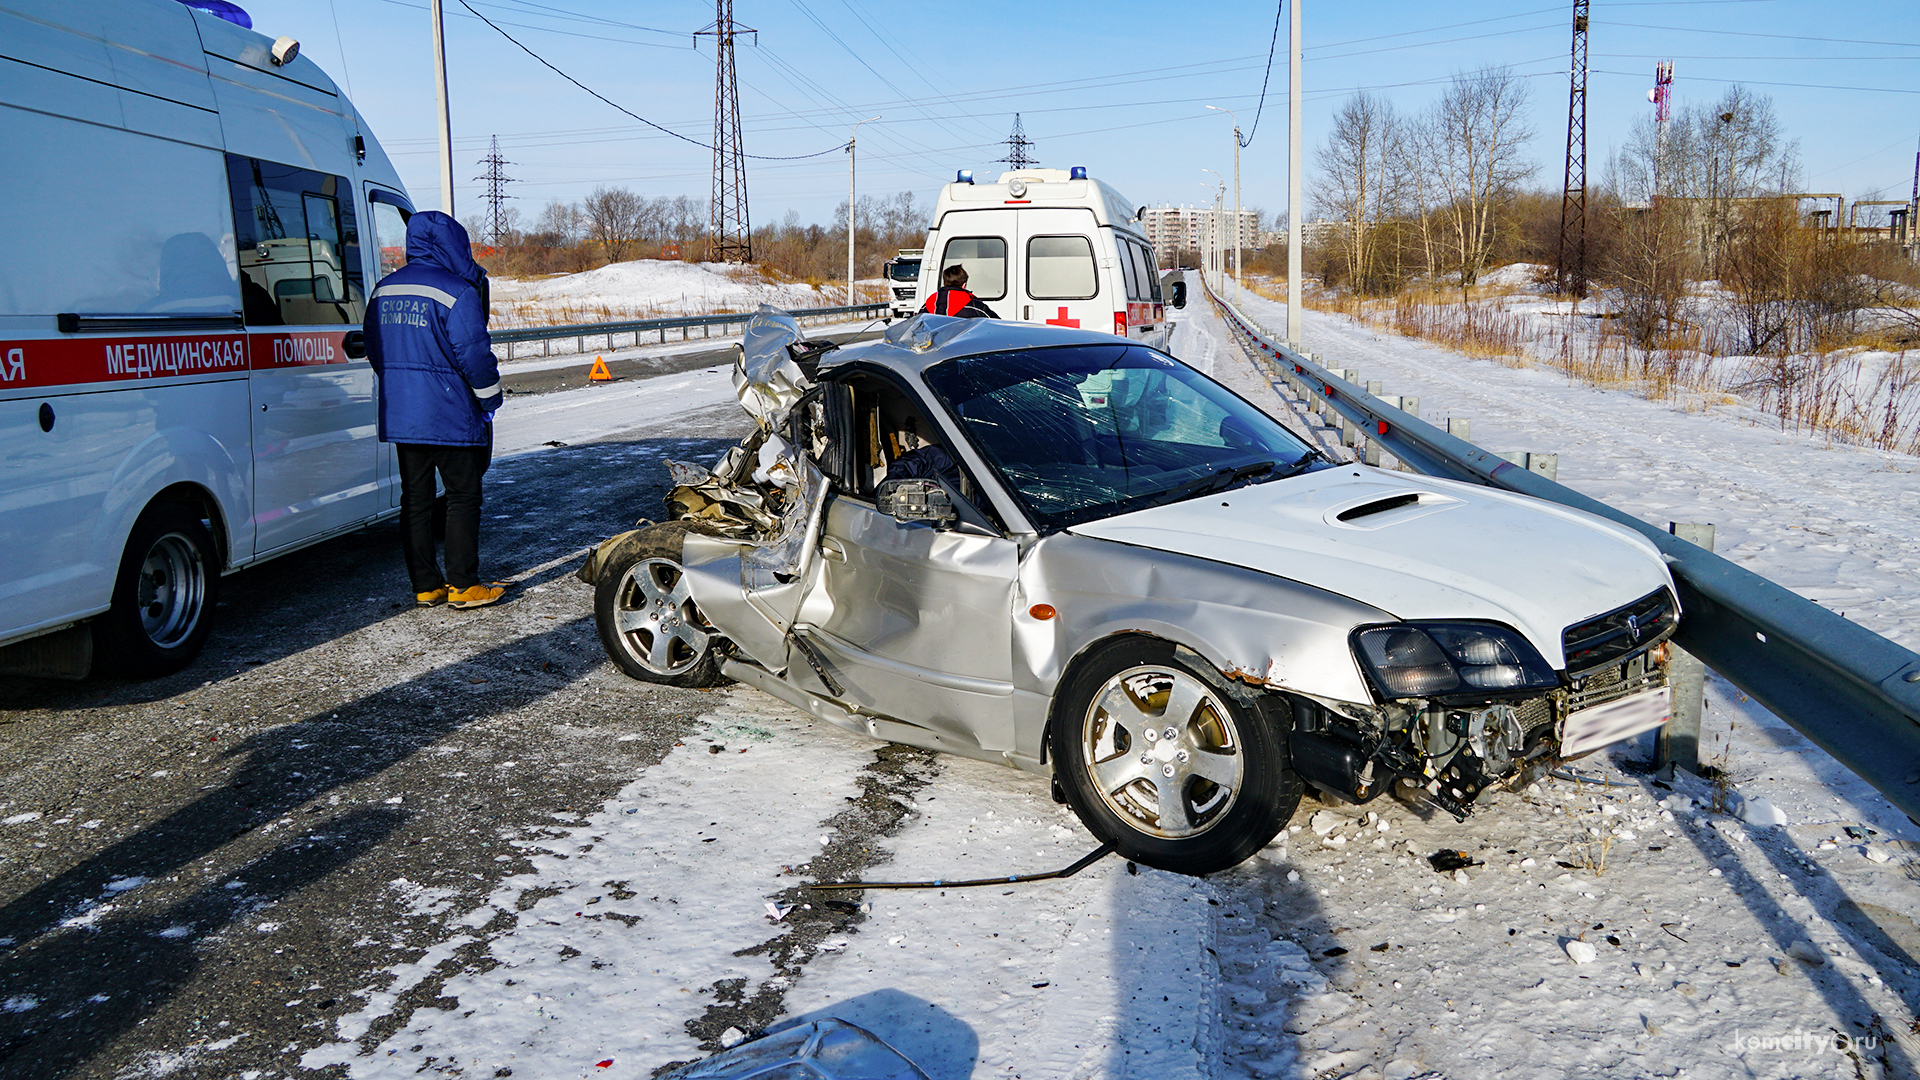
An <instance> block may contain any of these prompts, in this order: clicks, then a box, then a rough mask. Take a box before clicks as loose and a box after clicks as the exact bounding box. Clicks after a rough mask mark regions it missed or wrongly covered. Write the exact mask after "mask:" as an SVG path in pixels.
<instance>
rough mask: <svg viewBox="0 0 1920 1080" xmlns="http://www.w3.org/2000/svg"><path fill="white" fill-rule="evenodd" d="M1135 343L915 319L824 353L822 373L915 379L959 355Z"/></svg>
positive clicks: (1057, 329) (1080, 333) (1059, 330)
mask: <svg viewBox="0 0 1920 1080" xmlns="http://www.w3.org/2000/svg"><path fill="white" fill-rule="evenodd" d="M1138 344H1139V342H1137V341H1131V340H1129V339H1127V338H1123V337H1116V336H1115V335H1113V334H1109V333H1102V332H1099V331H1094V330H1079V329H1075V328H1073V327H1066V326H1036V325H1034V324H1033V323H1020V322H1008V321H1005V320H1002V319H957V318H951V317H948V316H945V315H929V314H925V313H922V314H919V315H915V316H914V317H913V318H911V319H908V320H907V321H905V322H902V323H895V324H894V325H892V326H890V327H888V328H887V331H886V334H885V335H883V336H882V337H881V339H880V340H878V341H863V342H860V343H859V344H856V345H848V346H845V347H844V348H840V349H835V350H834V351H833V352H831V353H828V354H827V355H826V356H825V357H824V358H822V359H821V361H820V368H821V370H822V371H826V370H830V369H832V368H835V367H838V366H840V365H842V364H850V363H854V362H862V363H869V364H876V365H879V366H881V367H888V368H893V369H894V370H897V371H902V372H909V373H912V374H915V375H917V374H919V373H920V372H922V371H925V370H926V369H927V368H929V367H932V366H933V365H935V364H938V363H940V362H942V361H945V360H951V359H953V358H955V357H958V356H976V355H979V354H981V353H990V352H1006V351H1009V350H1013V349H1044V348H1050V347H1057V346H1063V345H1138Z"/></svg>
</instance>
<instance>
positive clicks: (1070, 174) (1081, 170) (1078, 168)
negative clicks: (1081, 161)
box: [1067, 165, 1087, 180]
mask: <svg viewBox="0 0 1920 1080" xmlns="http://www.w3.org/2000/svg"><path fill="white" fill-rule="evenodd" d="M1086 178H1087V167H1086V166H1085V165H1075V166H1074V167H1073V168H1071V169H1069V170H1067V179H1069V180H1085V179H1086Z"/></svg>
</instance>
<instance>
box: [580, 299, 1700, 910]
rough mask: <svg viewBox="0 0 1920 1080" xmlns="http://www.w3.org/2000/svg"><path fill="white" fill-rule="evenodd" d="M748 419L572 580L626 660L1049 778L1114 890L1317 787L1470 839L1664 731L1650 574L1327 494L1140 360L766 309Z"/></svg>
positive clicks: (1540, 542) (1111, 344)
mask: <svg viewBox="0 0 1920 1080" xmlns="http://www.w3.org/2000/svg"><path fill="white" fill-rule="evenodd" d="M734 383H735V386H736V388H737V389H738V391H739V395H740V399H741V402H742V404H743V405H744V406H745V407H746V409H747V411H748V412H749V413H750V414H751V415H752V416H753V417H754V419H755V420H756V421H757V428H756V431H755V433H754V434H753V435H752V436H751V437H749V438H748V439H746V440H745V441H743V442H742V443H741V444H740V445H739V446H737V447H735V448H733V449H732V450H731V451H729V453H728V454H727V455H726V456H725V457H724V458H723V459H722V460H721V461H720V462H719V463H717V464H716V465H715V466H713V467H712V468H705V467H701V466H697V465H689V464H684V463H678V462H675V463H672V464H671V469H672V472H673V483H674V487H673V490H672V493H671V494H670V495H669V496H668V499H667V503H668V507H669V509H670V511H671V514H672V520H669V521H667V522H664V523H661V524H647V523H645V522H643V523H642V525H643V527H642V528H638V529H636V530H634V531H632V532H628V533H623V534H621V535H619V536H616V537H613V538H612V539H610V540H608V541H606V542H605V543H603V544H602V545H601V546H600V547H599V548H598V549H597V550H596V551H595V553H594V555H593V557H592V558H591V559H590V560H589V562H588V565H587V566H586V567H584V568H583V569H582V571H581V576H582V577H583V578H584V579H586V580H588V581H590V582H593V583H594V584H596V586H597V588H596V595H595V614H596V616H597V621H598V624H599V629H600V634H601V639H602V641H603V643H604V644H605V646H606V649H607V652H608V653H609V655H610V656H611V657H612V658H613V660H614V661H615V662H616V663H617V664H618V665H619V666H620V667H621V668H622V669H623V670H625V671H626V672H627V673H628V674H630V675H632V676H634V677H636V678H640V679H646V680H650V681H653V682H659V683H668V684H672V685H678V686H708V685H714V684H717V683H721V682H724V681H726V680H728V679H734V680H738V681H740V682H743V683H746V684H748V685H750V686H754V687H758V688H759V689H761V690H764V691H766V692H767V693H769V694H772V695H773V696H775V697H778V698H781V699H783V700H785V701H787V702H790V703H792V704H793V705H795V706H797V707H799V708H802V709H805V710H807V711H808V712H810V713H812V714H813V715H815V716H818V717H821V718H823V719H825V720H828V721H831V722H833V723H835V724H839V725H841V726H844V727H846V728H849V729H852V730H855V731H859V732H863V733H865V734H867V735H870V736H873V737H875V738H879V739H886V740H891V741H894V742H900V743H907V744H911V745H914V746H920V747H927V748H931V749H935V750H942V751H946V752H949V753H954V754H962V755H965V756H968V757H975V758H983V759H990V760H995V761H1001V762H1005V763H1006V764H1009V765H1013V766H1015V767H1018V768H1022V769H1026V770H1029V771H1032V772H1036V773H1039V774H1041V775H1050V776H1051V777H1052V778H1053V780H1054V781H1055V795H1056V797H1057V798H1061V799H1063V800H1064V801H1065V802H1067V803H1068V804H1069V805H1071V806H1072V808H1073V810H1074V812H1075V813H1076V814H1078V815H1079V817H1080V820H1081V821H1082V822H1084V823H1085V824H1086V827H1087V828H1088V829H1089V830H1090V831H1092V832H1093V833H1094V834H1095V835H1096V836H1097V837H1099V838H1100V839H1101V840H1103V841H1106V842H1109V843H1111V844H1113V845H1114V846H1115V847H1116V848H1117V849H1118V850H1119V851H1120V852H1121V853H1122V854H1124V855H1125V856H1126V857H1127V858H1130V859H1135V860H1138V861H1140V862H1143V863H1146V864H1148V865H1151V866H1155V867H1160V868H1163V869H1166V870H1172V871H1178V872H1183V873H1189V874H1204V873H1208V872H1211V871H1215V870H1220V869H1223V868H1226V867H1229V866H1232V865H1234V864H1236V863H1238V862H1240V861H1241V860H1243V859H1245V858H1247V857H1248V856H1249V855H1251V854H1253V853H1254V852H1255V851H1257V850H1259V849H1260V848H1261V847H1263V846H1264V845H1265V844H1266V843H1267V842H1268V841H1270V840H1271V839H1272V838H1273V837H1274V835H1275V834H1276V833H1278V832H1279V830H1280V829H1281V828H1282V827H1283V826H1285V824H1286V823H1287V820H1288V818H1289V817H1290V816H1291V815H1292V814H1293V812H1294V809H1295V807H1296V805H1297V804H1298V803H1299V800H1300V797H1301V794H1302V791H1303V785H1312V786H1313V787H1314V788H1316V789H1318V790H1319V791H1320V792H1322V793H1324V796H1326V797H1331V798H1336V799H1340V800H1345V801H1348V802H1354V803H1362V802H1366V801H1368V800H1370V799H1373V798H1375V797H1376V796H1378V795H1379V794H1381V793H1382V792H1389V791H1392V792H1394V793H1396V794H1397V795H1398V796H1400V797H1401V798H1405V799H1409V800H1413V801H1416V802H1421V803H1424V804H1425V805H1428V806H1437V807H1439V808H1441V809H1444V810H1446V811H1448V812H1450V813H1452V814H1454V815H1455V816H1456V817H1460V818H1464V817H1465V815H1466V814H1467V813H1468V810H1469V808H1470V806H1471V804H1472V803H1473V801H1474V800H1475V798H1476V797H1478V796H1479V795H1480V794H1481V792H1482V791H1483V790H1485V789H1487V788H1489V787H1491V786H1493V785H1499V784H1505V785H1518V784H1522V783H1525V782H1528V781H1530V780H1532V779H1534V778H1535V777H1537V776H1538V775H1539V774H1540V773H1541V772H1543V771H1545V770H1547V769H1549V768H1552V767H1554V766H1556V765H1557V764H1558V763H1559V762H1561V761H1563V760H1564V759H1567V758H1571V757H1575V756H1578V755H1580V754H1584V753H1587V752H1590V751H1592V750H1594V749H1597V748H1599V747H1601V746H1604V745H1607V744H1608V743H1611V742H1614V741H1616V740H1618V739H1621V738H1624V737H1626V736H1628V735H1632V734H1634V733H1637V732H1642V731H1645V730H1648V729H1649V728H1652V727H1655V726H1657V725H1658V724H1660V723H1662V722H1664V721H1665V720H1666V719H1667V717H1668V694H1667V689H1666V681H1667V679H1666V673H1667V661H1668V646H1667V644H1666V642H1667V639H1668V638H1670V637H1671V636H1672V634H1673V632H1674V629H1675V627H1676V624H1677V620H1678V615H1679V612H1678V608H1677V604H1676V601H1675V595H1674V591H1673V583H1672V579H1671V578H1670V577H1669V575H1668V573H1667V570H1666V567H1665V565H1664V564H1663V562H1662V561H1661V559H1660V556H1659V555H1658V554H1657V553H1656V551H1655V549H1654V548H1653V546H1652V545H1650V544H1649V543H1647V542H1646V541H1645V540H1644V539H1642V538H1640V537H1639V536H1637V535H1635V534H1634V533H1632V532H1630V531H1628V530H1626V529H1623V528H1621V527H1619V526H1617V525H1614V524H1612V523H1609V522H1607V521H1603V520H1601V519H1599V518H1596V517H1592V516H1589V515H1586V514H1582V513H1579V512H1576V511H1573V510H1569V509H1566V508H1564V507H1560V506H1556V505H1553V504H1549V503H1544V502H1539V501H1536V500H1532V499H1528V498H1524V497H1521V496H1517V495H1512V494H1506V493H1503V492H1499V491H1494V490H1490V489H1488V488H1483V487H1475V486H1472V485H1468V484H1461V483H1455V482H1451V481H1446V480H1437V479H1433V478H1430V477H1425V476H1417V475H1413V474H1409V473H1402V472H1394V471H1387V470H1383V469H1378V468H1371V467H1367V466H1364V465H1352V464H1339V463H1335V462H1332V461H1329V460H1327V459H1326V458H1325V457H1323V456H1322V455H1321V454H1320V453H1319V452H1318V451H1316V450H1315V449H1314V448H1312V447H1311V446H1310V445H1309V444H1308V443H1307V442H1306V441H1304V440H1303V439H1301V438H1300V437H1298V436H1296V435H1295V434H1293V433H1292V432H1291V431H1289V430H1287V429H1286V428H1285V427H1284V426H1282V425H1281V424H1280V423H1279V422H1277V421H1275V420H1274V419H1272V418H1271V417H1269V416H1268V415H1267V414H1266V413H1264V412H1262V411H1261V410H1259V409H1258V408H1256V407H1254V406H1253V405H1251V404H1249V403H1248V402H1246V401H1245V400H1243V399H1241V398H1239V397H1237V396H1236V395H1235V394H1234V393H1233V392H1232V391H1230V390H1227V389H1226V388H1224V387H1222V386H1220V385H1219V384H1218V383H1215V382H1213V381H1212V380H1211V379H1209V378H1207V377H1206V376H1205V375H1202V374H1200V373H1199V372H1197V371H1195V370H1193V369H1192V368H1189V367H1187V366H1186V365H1184V364H1182V363H1180V362H1179V361H1178V360H1175V359H1173V358H1172V357H1169V356H1167V355H1165V354H1164V353H1160V352H1157V351H1155V350H1153V349H1150V348H1147V347H1145V346H1143V345H1141V344H1139V343H1137V342H1129V341H1126V340H1124V339H1116V338H1114V337H1110V336H1108V335H1106V334H1100V333H1092V332H1085V331H1078V330H1070V329H1064V328H1058V327H1048V326H1033V325H1023V324H1015V323H1004V322H997V321H989V320H961V319H947V318H942V317H939V316H931V315H923V316H919V317H916V318H914V319H912V320H911V321H908V322H905V323H901V324H896V325H894V326H893V327H891V328H890V329H889V330H888V331H887V332H886V334H885V336H884V339H883V340H877V341H871V342H866V343H862V344H858V345H852V346H848V347H845V348H836V347H834V346H832V345H830V344H826V343H814V342H807V341H804V340H802V339H801V335H800V331H799V328H798V326H797V325H795V323H794V322H793V320H792V319H791V318H790V317H788V316H786V315H784V314H782V313H779V312H776V311H773V310H772V309H763V310H762V311H761V313H759V314H758V315H756V316H755V318H754V321H753V323H752V324H751V325H750V326H749V328H748V331H747V335H746V338H745V341H744V345H743V347H742V352H741V354H740V357H739V363H738V365H737V367H736V370H735V372H734Z"/></svg>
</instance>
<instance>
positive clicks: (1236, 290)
mask: <svg viewBox="0 0 1920 1080" xmlns="http://www.w3.org/2000/svg"><path fill="white" fill-rule="evenodd" d="M1207 108H1209V109H1212V110H1213V111H1214V112H1223V113H1226V114H1227V116H1229V117H1231V118H1232V120H1233V302H1234V304H1235V305H1236V306H1237V305H1239V304H1240V302H1241V301H1240V276H1241V275H1240V226H1241V222H1240V118H1239V117H1237V116H1234V115H1233V110H1232V109H1223V108H1221V107H1220V106H1218V105H1209V106H1207Z"/></svg>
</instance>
